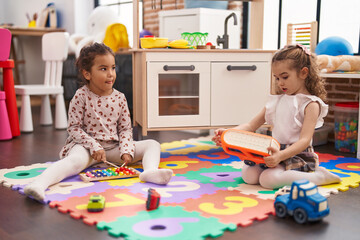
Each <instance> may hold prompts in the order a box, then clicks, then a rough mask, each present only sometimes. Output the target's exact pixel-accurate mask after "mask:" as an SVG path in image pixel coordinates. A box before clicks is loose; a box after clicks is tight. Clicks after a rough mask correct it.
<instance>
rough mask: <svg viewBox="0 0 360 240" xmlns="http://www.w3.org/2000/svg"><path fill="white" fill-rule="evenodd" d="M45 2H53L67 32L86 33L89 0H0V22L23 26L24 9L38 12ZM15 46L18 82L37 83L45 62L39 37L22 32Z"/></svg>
mask: <svg viewBox="0 0 360 240" xmlns="http://www.w3.org/2000/svg"><path fill="white" fill-rule="evenodd" d="M49 2H54V3H55V7H56V8H57V10H58V12H59V15H60V18H61V20H60V23H61V25H60V26H59V27H61V28H64V29H65V30H66V31H67V32H69V33H70V34H73V33H75V32H77V33H86V22H87V18H88V16H89V14H90V12H91V11H92V9H93V8H94V1H90V0H75V1H74V0H52V1H49V0H31V1H29V0H11V1H10V0H0V23H13V24H14V26H19V27H26V26H27V23H28V21H27V18H26V13H28V14H29V15H30V16H32V15H33V14H34V13H38V14H39V13H40V12H41V10H42V9H44V8H45V7H46V5H47V4H48V3H49ZM15 48H16V50H17V51H16V53H17V57H18V59H24V60H25V64H19V65H18V66H19V70H20V81H21V82H20V83H21V84H38V83H40V84H41V83H42V82H43V76H44V70H45V65H44V63H43V61H42V59H41V37H31V36H22V37H19V38H17V39H16V41H15Z"/></svg>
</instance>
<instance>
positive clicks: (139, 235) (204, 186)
mask: <svg viewBox="0 0 360 240" xmlns="http://www.w3.org/2000/svg"><path fill="white" fill-rule="evenodd" d="M161 147H162V154H161V163H160V168H170V169H172V170H173V171H174V176H173V177H172V179H171V181H170V182H169V183H168V184H167V185H166V186H163V185H156V184H152V183H144V182H141V181H140V180H139V178H138V177H135V178H122V179H115V180H107V181H100V182H83V181H81V179H80V177H79V176H78V175H76V176H73V177H70V178H67V179H65V180H63V181H62V182H60V183H58V184H55V185H53V186H51V187H50V188H49V189H48V190H47V192H46V199H45V202H44V203H45V204H48V205H49V206H50V207H51V208H57V210H58V211H59V212H61V213H64V214H69V215H70V216H71V217H72V218H74V219H78V220H79V221H83V222H84V223H85V224H88V225H90V226H92V227H96V228H97V229H98V230H100V231H107V232H108V234H110V235H111V236H113V237H123V238H125V239H159V238H163V239H169V238H171V239H204V238H206V237H219V236H221V235H222V234H223V233H224V231H235V230H236V229H237V228H238V227H246V226H248V225H251V224H252V223H253V222H254V221H262V220H265V219H267V218H268V216H269V215H270V214H274V213H275V211H274V206H273V203H274V194H275V192H276V191H275V190H268V189H263V188H261V187H260V186H256V185H247V184H245V183H244V181H243V180H242V177H241V168H242V166H243V162H242V161H240V160H239V159H238V158H237V157H235V156H231V155H228V154H226V153H225V152H224V151H223V150H222V149H221V148H219V147H217V146H215V145H214V143H213V142H212V141H211V140H210V138H206V137H203V138H197V139H189V140H184V141H176V142H171V143H164V144H162V145H161ZM319 157H320V166H323V167H325V168H327V169H329V170H330V171H332V172H333V173H335V174H337V175H339V176H340V177H341V178H342V182H341V183H339V184H331V185H326V186H322V187H319V191H320V193H322V194H323V195H325V196H327V197H328V196H329V195H330V194H337V193H338V192H339V191H347V190H348V189H349V188H350V187H351V188H355V187H358V186H359V182H360V160H359V159H355V158H345V157H341V156H334V155H331V154H321V153H319ZM51 164H52V163H51V162H49V163H39V164H33V165H30V166H18V167H15V168H12V169H0V183H1V184H2V185H3V186H5V187H9V188H12V189H13V190H15V191H18V192H19V193H22V194H23V188H24V187H25V185H26V184H28V183H29V182H31V181H33V180H34V179H35V178H36V177H37V176H39V175H40V174H41V173H42V172H43V171H44V170H45V169H46V168H47V167H48V166H50V165H51ZM106 167H107V166H105V165H98V166H93V167H92V168H106ZM132 167H134V168H136V169H138V170H139V171H142V169H141V166H140V165H135V166H132ZM149 188H153V189H155V190H156V191H157V192H158V193H159V194H160V195H161V200H160V206H159V208H158V209H156V210H153V211H147V210H146V207H145V203H146V200H147V192H148V189H149ZM93 194H101V195H103V196H104V197H105V199H106V204H105V209H104V211H102V212H97V213H94V212H88V211H87V202H88V200H89V197H90V196H91V195H93ZM104 234H105V233H104Z"/></svg>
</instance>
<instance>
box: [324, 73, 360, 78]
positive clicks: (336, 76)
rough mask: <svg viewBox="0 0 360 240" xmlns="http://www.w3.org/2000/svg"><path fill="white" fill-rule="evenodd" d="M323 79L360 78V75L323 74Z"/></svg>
mask: <svg viewBox="0 0 360 240" xmlns="http://www.w3.org/2000/svg"><path fill="white" fill-rule="evenodd" d="M320 76H321V77H323V78H360V73H321V74H320Z"/></svg>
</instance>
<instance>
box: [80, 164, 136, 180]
mask: <svg viewBox="0 0 360 240" xmlns="http://www.w3.org/2000/svg"><path fill="white" fill-rule="evenodd" d="M79 175H80V178H81V180H83V181H84V182H92V181H102V180H110V179H118V178H129V177H137V176H139V175H140V172H139V171H138V170H136V169H135V168H131V167H119V168H115V167H111V168H107V169H95V170H91V171H87V172H83V173H80V174H79Z"/></svg>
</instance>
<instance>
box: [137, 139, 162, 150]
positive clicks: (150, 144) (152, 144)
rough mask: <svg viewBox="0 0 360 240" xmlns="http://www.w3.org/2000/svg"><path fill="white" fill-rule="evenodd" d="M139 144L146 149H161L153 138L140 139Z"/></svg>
mask: <svg viewBox="0 0 360 240" xmlns="http://www.w3.org/2000/svg"><path fill="white" fill-rule="evenodd" d="M141 145H143V146H145V148H146V149H161V146H160V143H159V142H157V141H155V140H153V139H147V140H142V141H141Z"/></svg>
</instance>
